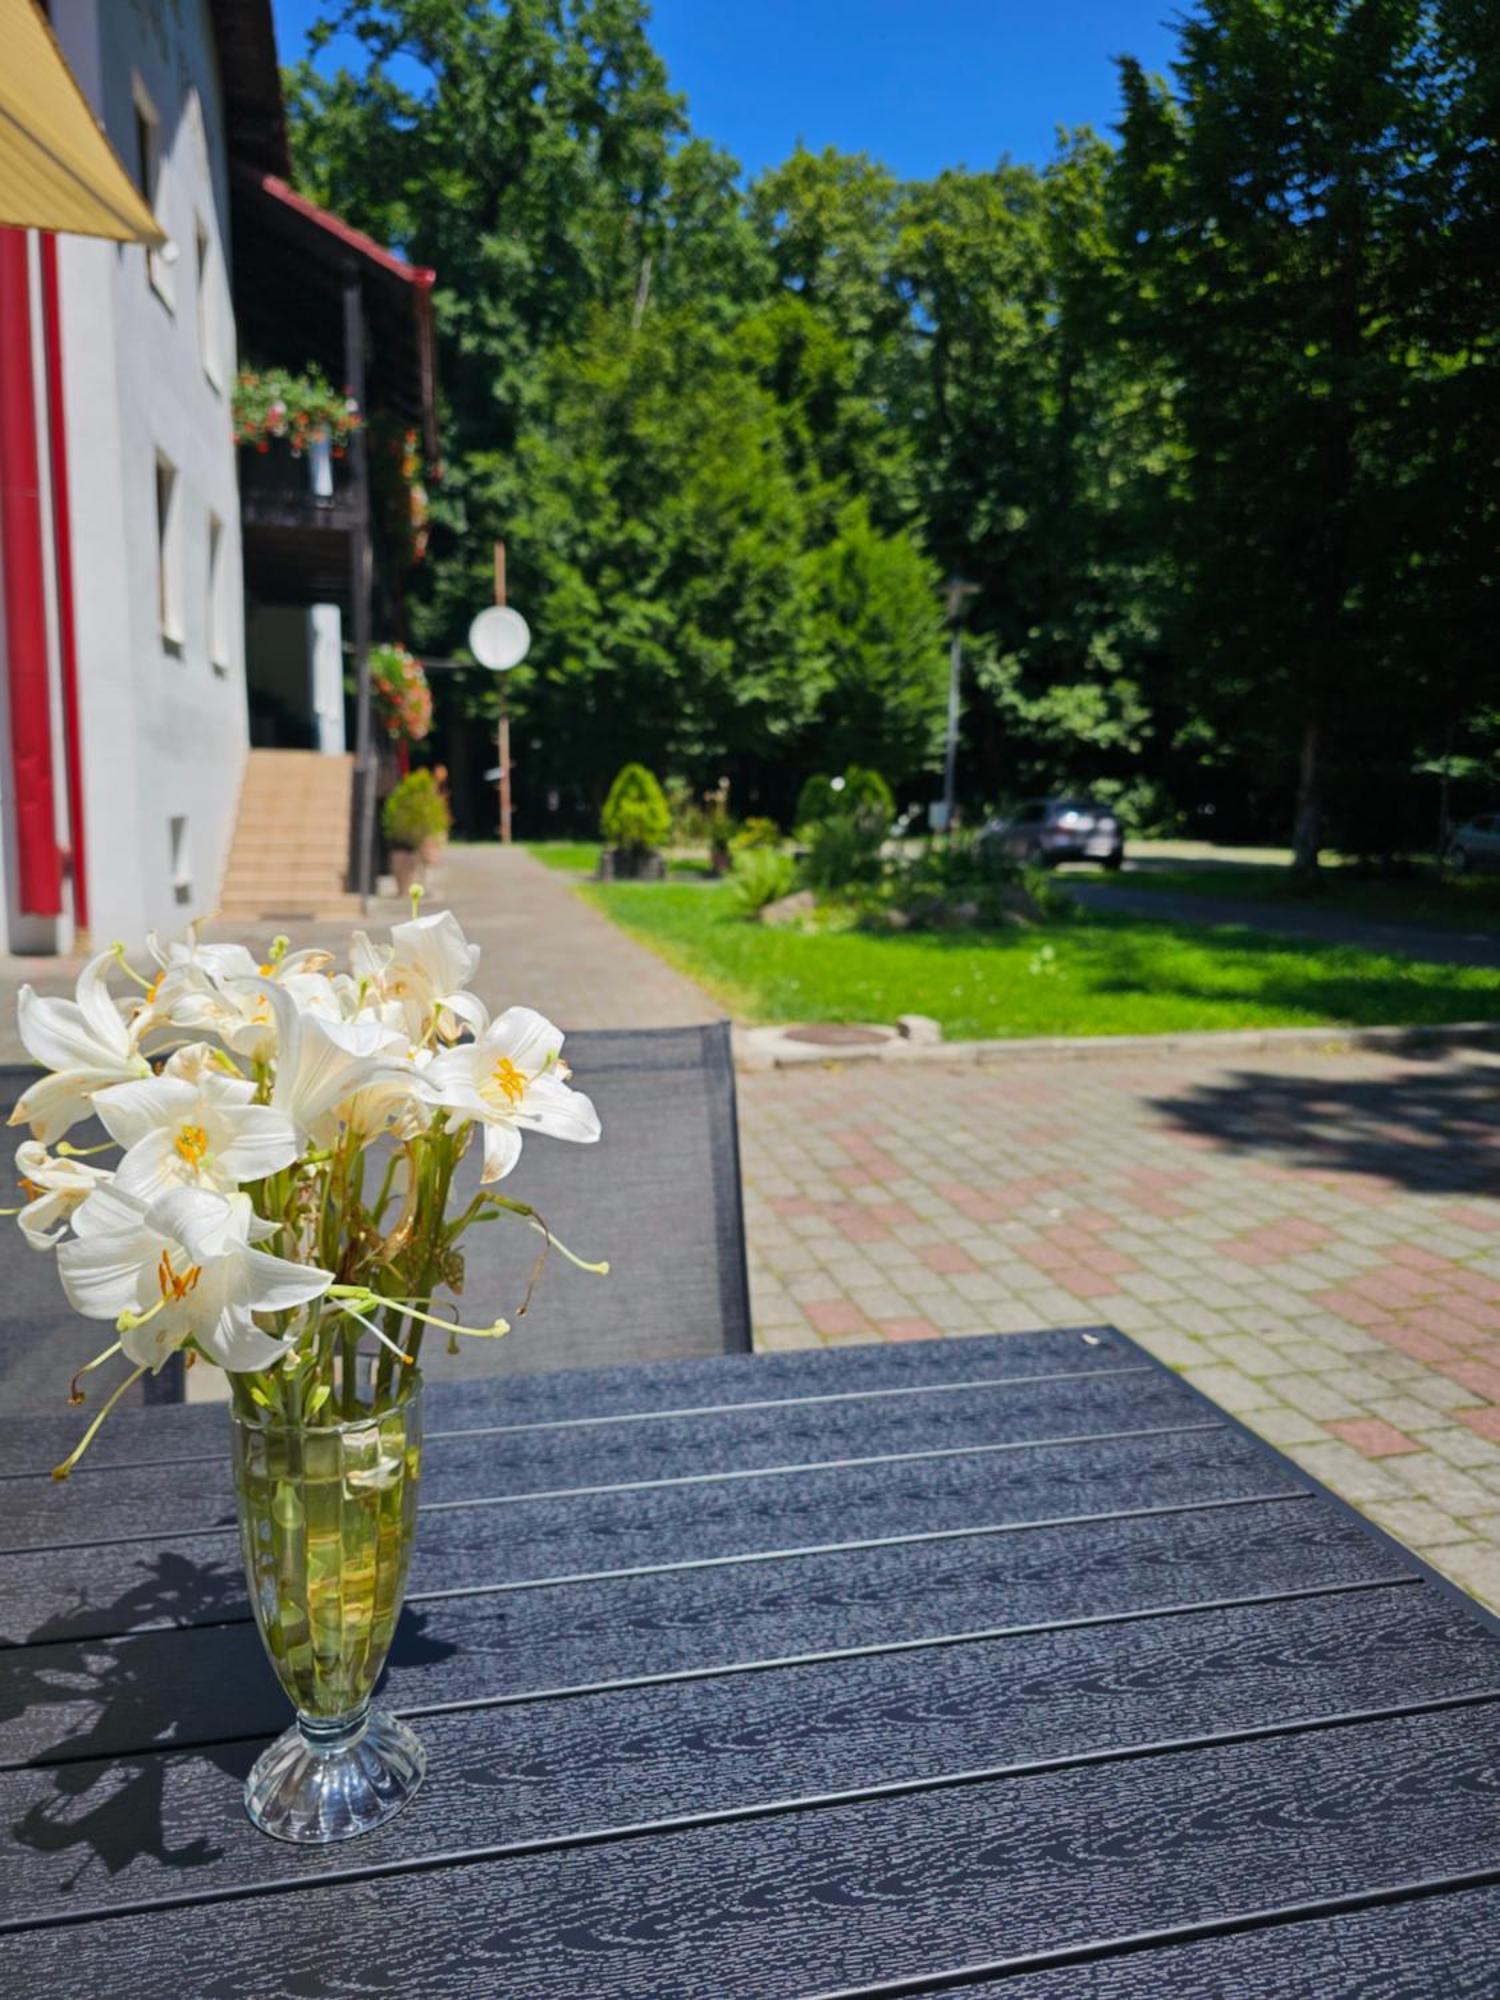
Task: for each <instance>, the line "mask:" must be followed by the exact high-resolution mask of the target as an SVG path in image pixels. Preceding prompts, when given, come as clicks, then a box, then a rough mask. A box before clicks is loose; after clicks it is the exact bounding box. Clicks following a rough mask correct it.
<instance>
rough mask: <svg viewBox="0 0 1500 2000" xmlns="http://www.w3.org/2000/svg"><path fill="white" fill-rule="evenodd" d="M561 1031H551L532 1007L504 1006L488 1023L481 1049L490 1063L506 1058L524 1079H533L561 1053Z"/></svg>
mask: <svg viewBox="0 0 1500 2000" xmlns="http://www.w3.org/2000/svg"><path fill="white" fill-rule="evenodd" d="M562 1045H563V1035H562V1030H561V1028H554V1027H553V1025H552V1023H551V1022H550V1021H549V1020H548V1019H547V1017H546V1015H545V1014H539V1013H537V1011H536V1009H535V1008H534V1007H507V1008H506V1010H505V1012H504V1013H503V1014H500V1015H498V1016H497V1017H496V1018H495V1019H494V1020H493V1021H491V1023H490V1025H489V1027H488V1028H487V1029H486V1031H485V1035H484V1039H483V1042H482V1043H481V1045H480V1046H481V1047H483V1048H484V1049H485V1050H486V1051H488V1054H489V1058H490V1061H491V1062H494V1061H495V1060H496V1059H497V1058H498V1057H500V1056H506V1057H508V1058H509V1060H510V1061H511V1062H513V1063H514V1064H515V1066H516V1068H517V1069H518V1070H521V1071H522V1072H523V1073H524V1074H525V1075H527V1076H536V1075H538V1074H539V1073H540V1072H541V1071H542V1070H544V1069H545V1068H547V1066H548V1065H549V1064H550V1063H552V1062H554V1061H555V1060H556V1059H557V1057H558V1055H559V1054H560V1053H561V1051H562Z"/></svg>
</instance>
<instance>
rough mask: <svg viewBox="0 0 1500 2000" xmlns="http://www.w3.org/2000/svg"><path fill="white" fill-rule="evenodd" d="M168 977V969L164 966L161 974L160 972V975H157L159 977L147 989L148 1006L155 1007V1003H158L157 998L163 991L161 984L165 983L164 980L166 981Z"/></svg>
mask: <svg viewBox="0 0 1500 2000" xmlns="http://www.w3.org/2000/svg"><path fill="white" fill-rule="evenodd" d="M166 976H167V969H166V967H165V966H163V967H162V969H161V971H160V972H158V973H157V975H156V977H155V978H154V979H153V980H152V982H151V984H150V985H149V986H148V987H147V988H146V1004H147V1006H154V1005H155V1002H156V996H157V994H158V993H160V991H161V983H162V981H163V980H164V979H165V978H166Z"/></svg>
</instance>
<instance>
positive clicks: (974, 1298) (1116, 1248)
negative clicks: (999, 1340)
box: [741, 1046, 1500, 1608]
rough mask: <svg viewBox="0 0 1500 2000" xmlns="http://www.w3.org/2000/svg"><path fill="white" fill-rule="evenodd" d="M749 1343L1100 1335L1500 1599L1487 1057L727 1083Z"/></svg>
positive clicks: (1059, 1065) (1154, 1061)
mask: <svg viewBox="0 0 1500 2000" xmlns="http://www.w3.org/2000/svg"><path fill="white" fill-rule="evenodd" d="M741 1104H742V1132H743V1140H744V1149H745V1165H746V1174H747V1181H748V1188H747V1205H748V1222H749V1235H750V1246H751V1272H752V1296H753V1303H754V1314H755V1327H756V1338H757V1341H758V1343H759V1344H760V1345H762V1346H764V1347H797V1346H806V1345H810V1344H816V1343H819V1342H823V1343H827V1344H829V1345H835V1344H838V1343H842V1342H846V1341H860V1340H882V1339H884V1340H921V1339H932V1338H936V1337H939V1336H942V1335H947V1334H965V1333H980V1332H987V1331H997V1332H1005V1331H1010V1330H1014V1329H1020V1328H1023V1327H1029V1326H1059V1325H1068V1324H1078V1323H1086V1322H1088V1321H1090V1320H1110V1321H1113V1322H1114V1323H1115V1324H1116V1325H1118V1326H1120V1327H1122V1328H1123V1329H1124V1330H1125V1331H1126V1332H1128V1333H1131V1334H1133V1335H1134V1336H1135V1337H1136V1338H1137V1339H1139V1340H1140V1341H1142V1342H1143V1344H1144V1345H1145V1346H1147V1347H1148V1348H1150V1350H1151V1351H1152V1352H1153V1353H1154V1354H1156V1355H1158V1356H1159V1357H1160V1358H1161V1359H1162V1360H1164V1361H1166V1362H1168V1363H1169V1364H1171V1365H1172V1366H1173V1367H1176V1368H1180V1369H1181V1370H1182V1371H1183V1373H1184V1374H1185V1375H1187V1376H1188V1377H1189V1379H1191V1380H1192V1381H1193V1382H1195V1383H1196V1384H1197V1385H1198V1386H1199V1387H1200V1388H1202V1389H1204V1390H1206V1391H1207V1392H1208V1394H1209V1395H1211V1396H1212V1397H1214V1398H1215V1400H1216V1401H1218V1402H1219V1403H1220V1404H1222V1405H1223V1406H1224V1407H1225V1408H1226V1409H1229V1410H1232V1411H1233V1412H1234V1413H1235V1414H1237V1415H1239V1416H1241V1417H1243V1418H1244V1419H1245V1421H1247V1422H1248V1423H1250V1424H1252V1425H1253V1426H1254V1427H1255V1428H1256V1429H1257V1430H1259V1431H1261V1432H1262V1433H1263V1434H1264V1435H1265V1436H1266V1437H1267V1438H1269V1439H1270V1440H1271V1441H1272V1442H1273V1443H1275V1444H1277V1445H1279V1446H1281V1447H1282V1448H1283V1449H1285V1450H1286V1451H1288V1452H1289V1453H1290V1454H1291V1455H1292V1456H1293V1457H1294V1458H1296V1459H1298V1460H1299V1461H1300V1462H1301V1463H1302V1464H1303V1465H1305V1466H1306V1467H1307V1468H1308V1470H1309V1471H1311V1472H1313V1473H1315V1474H1316V1475H1317V1476H1318V1477H1319V1478H1321V1479H1324V1480H1326V1481H1327V1483H1328V1484H1329V1485H1330V1486H1332V1487H1333V1488H1334V1490H1335V1491H1336V1492H1338V1493H1340V1494H1342V1495H1343V1496H1344V1497H1345V1498H1346V1499H1348V1500H1350V1501H1352V1502H1353V1503H1354V1504H1355V1505H1357V1506H1359V1507H1361V1508H1362V1509H1364V1511H1365V1512H1367V1513H1368V1514H1370V1515H1371V1516H1373V1518H1374V1519H1376V1520H1377V1521H1379V1522H1381V1523H1382V1525H1384V1526H1385V1527H1387V1528H1389V1529H1390V1530H1391V1531H1392V1533H1394V1534H1396V1535H1397V1536H1399V1537H1400V1539H1401V1540H1402V1541H1404V1542H1406V1543H1407V1544H1408V1545H1409V1546H1410V1547H1412V1548H1414V1549H1416V1550H1418V1551H1419V1552H1420V1553H1421V1554H1422V1555H1424V1556H1426V1557H1427V1558H1428V1559H1429V1560H1430V1561H1431V1562H1433V1563H1434V1564H1435V1565H1436V1566H1437V1567H1439V1568H1441V1569H1443V1570H1445V1571H1446V1572H1447V1573H1448V1574H1449V1575H1450V1576H1452V1577H1453V1578H1455V1580H1456V1581H1458V1582H1459V1583H1461V1584H1463V1585H1464V1586H1465V1587H1466V1588H1467V1589H1470V1590H1472V1591H1474V1592H1475V1593H1476V1594H1477V1595H1479V1596H1481V1597H1483V1598H1485V1599H1486V1600H1487V1601H1488V1602H1489V1603H1491V1604H1492V1605H1495V1606H1496V1607H1497V1608H1500V1200H1497V1199H1495V1198H1494V1196H1493V1195H1492V1194H1490V1193H1489V1192H1487V1190H1489V1189H1495V1188H1497V1187H1500V1174H1497V1167H1500V1063H1497V1062H1496V1061H1495V1060H1493V1059H1487V1058H1485V1057H1484V1056H1482V1055H1477V1054H1476V1055H1470V1056H1467V1057H1448V1058H1444V1059H1440V1060H1421V1059H1415V1058H1411V1059H1399V1058H1393V1057H1390V1056H1388V1055H1385V1054H1380V1055H1375V1054H1371V1053H1368V1052H1366V1053H1359V1052H1353V1051H1347V1050H1345V1051H1342V1052H1341V1051H1339V1050H1338V1049H1337V1048H1335V1047H1333V1046H1331V1047H1330V1049H1329V1050H1328V1051H1327V1052H1319V1053H1307V1054H1298V1055H1287V1054H1275V1055H1266V1056H1254V1057H1242V1058H1240V1059H1238V1060H1236V1061H1235V1062H1234V1063H1233V1065H1232V1066H1225V1065H1224V1064H1223V1062H1222V1061H1220V1062H1215V1061H1213V1060H1211V1059H1207V1058H1204V1057H1201V1056H1195V1057H1193V1058H1191V1059H1187V1058H1183V1057H1180V1056H1179V1057H1170V1056H1151V1055H1144V1056H1141V1057H1138V1058H1122V1057H1118V1056H1115V1057H1111V1058H1109V1059H1108V1060H1099V1059H1088V1060H1075V1059H1060V1060H1058V1061H1056V1062H1048V1063H1045V1064H1043V1063H1040V1062H1038V1063H1010V1064H1007V1063H1006V1062H1004V1061H1003V1060H1002V1061H998V1062H996V1063H993V1064H990V1065H988V1066H984V1067H980V1068H973V1067H958V1066H953V1067H949V1066H946V1065H940V1064H922V1065H910V1066H902V1067H899V1068H898V1067H894V1066H886V1065H881V1064H876V1063H869V1064H863V1065H861V1064H849V1065H846V1066H843V1067H839V1066H834V1065H830V1066H829V1067H827V1068H818V1069H814V1070H807V1069H801V1070H796V1071H789V1070H779V1071H772V1072H769V1073H761V1074H756V1075H749V1076H745V1077H743V1078H742V1079H741Z"/></svg>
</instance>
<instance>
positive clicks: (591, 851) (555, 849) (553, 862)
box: [526, 840, 599, 875]
mask: <svg viewBox="0 0 1500 2000" xmlns="http://www.w3.org/2000/svg"><path fill="white" fill-rule="evenodd" d="M526 851H527V853H528V854H534V855H535V856H536V858H537V860H538V861H544V862H545V863H546V864H547V866H548V867H549V868H565V869H567V870H569V871H570V872H571V873H573V874H577V875H592V874H593V872H594V870H595V869H596V868H597V867H598V866H599V843H598V841H597V840H528V841H527V842H526Z"/></svg>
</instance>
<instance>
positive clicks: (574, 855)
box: [525, 840, 713, 882]
mask: <svg viewBox="0 0 1500 2000" xmlns="http://www.w3.org/2000/svg"><path fill="white" fill-rule="evenodd" d="M525 846H526V850H527V852H528V853H530V854H534V855H535V856H536V858H537V860H538V861H543V862H545V863H546V865H547V866H548V867H549V868H558V869H561V870H563V871H565V872H566V873H567V874H570V875H592V874H593V873H594V871H595V869H596V868H597V867H598V866H599V849H600V843H599V842H598V841H597V840H528V841H527V842H526V843H525ZM667 874H668V875H669V876H670V877H672V878H673V879H674V880H676V881H679V882H696V881H702V880H705V879H706V878H708V877H710V876H711V875H712V874H713V870H712V869H711V868H710V866H709V864H708V859H707V857H706V856H703V855H694V854H684V853H682V852H680V851H678V852H676V853H672V852H669V853H668V855H667Z"/></svg>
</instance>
